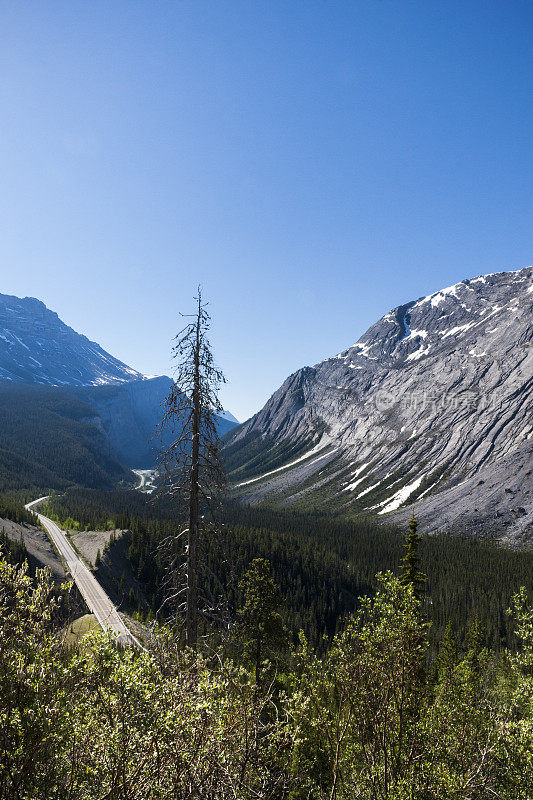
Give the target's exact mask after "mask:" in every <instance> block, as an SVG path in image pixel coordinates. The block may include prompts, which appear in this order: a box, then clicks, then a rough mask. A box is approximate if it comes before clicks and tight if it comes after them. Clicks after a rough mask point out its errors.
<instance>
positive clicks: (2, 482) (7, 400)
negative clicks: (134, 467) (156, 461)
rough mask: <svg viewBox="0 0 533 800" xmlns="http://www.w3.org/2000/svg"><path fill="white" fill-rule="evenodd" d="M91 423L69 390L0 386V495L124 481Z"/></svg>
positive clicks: (104, 485) (126, 473) (86, 407)
mask: <svg viewBox="0 0 533 800" xmlns="http://www.w3.org/2000/svg"><path fill="white" fill-rule="evenodd" d="M95 420H96V416H95V412H94V411H93V409H92V408H91V407H90V406H89V405H88V404H87V403H86V402H84V401H83V400H81V399H80V398H79V397H77V396H76V394H75V392H74V391H71V390H69V389H66V388H61V387H57V386H54V387H49V386H37V385H35V386H33V385H30V386H28V385H25V384H15V385H6V384H0V491H6V490H18V489H20V488H21V487H24V488H27V489H32V488H38V487H41V488H42V487H50V488H53V489H62V488H64V487H66V486H69V485H72V484H75V483H79V484H81V485H83V486H92V487H95V488H111V487H112V486H114V485H116V484H117V482H119V481H121V480H123V481H128V480H130V478H131V474H130V473H129V471H128V470H126V469H125V468H124V467H123V466H122V465H121V464H119V463H118V461H117V459H116V457H115V456H114V455H113V453H111V452H110V451H109V444H108V443H107V441H106V440H105V437H104V436H103V435H102V433H101V432H100V431H99V430H98V427H97V425H96V424H94V423H95Z"/></svg>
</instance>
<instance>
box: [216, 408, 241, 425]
mask: <svg viewBox="0 0 533 800" xmlns="http://www.w3.org/2000/svg"><path fill="white" fill-rule="evenodd" d="M218 416H219V417H220V418H221V419H226V420H227V421H228V422H232V423H233V425H240V422H239V420H238V419H237V418H236V417H234V416H233V414H232V413H231V411H222V412H221V413H220V414H219V415H218Z"/></svg>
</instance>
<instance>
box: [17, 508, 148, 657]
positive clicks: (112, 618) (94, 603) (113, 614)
mask: <svg viewBox="0 0 533 800" xmlns="http://www.w3.org/2000/svg"><path fill="white" fill-rule="evenodd" d="M44 500H48V497H39V498H38V499H37V500H33V501H32V502H31V503H28V504H27V505H26V508H27V509H28V510H30V511H33V507H34V506H36V505H37V504H38V503H42V502H43V501H44ZM34 513H37V512H35V511H34ZM37 516H38V517H39V519H40V521H41V523H42V526H43V528H44V529H45V530H46V532H47V534H48V535H49V537H50V539H51V540H52V542H53V543H54V545H55V546H56V548H57V550H58V551H59V554H60V556H61V558H62V559H63V562H64V563H65V565H66V567H67V570H68V571H69V572H70V574H71V576H72V579H73V580H74V582H75V584H76V586H77V587H78V589H79V590H80V594H81V596H82V597H83V599H84V600H85V602H86V603H87V606H88V608H89V611H90V612H91V613H92V614H94V616H95V617H96V619H97V621H98V624H99V625H100V626H101V627H102V628H103V630H111V631H112V632H113V634H114V636H115V637H116V639H117V642H119V644H122V645H128V646H133V647H141V645H140V643H139V642H138V640H137V639H136V638H135V636H133V634H132V633H130V631H129V630H128V628H127V627H126V625H125V624H124V621H123V619H122V617H121V616H120V614H119V613H118V611H117V609H116V607H115V606H114V604H113V603H112V602H111V600H110V599H109V597H108V596H107V594H106V593H105V592H104V590H103V589H102V587H101V586H100V584H99V583H98V581H97V580H96V578H95V577H94V575H93V573H92V572H91V570H90V569H88V568H87V567H86V566H85V564H84V563H83V561H82V560H81V558H80V557H79V555H78V554H77V553H76V551H75V550H74V548H73V547H72V545H71V544H70V542H69V541H68V539H67V537H66V536H65V533H64V532H63V531H62V530H61V528H60V527H59V525H56V523H55V522H52V520H51V519H48V517H44V516H43V515H42V514H39V513H37Z"/></svg>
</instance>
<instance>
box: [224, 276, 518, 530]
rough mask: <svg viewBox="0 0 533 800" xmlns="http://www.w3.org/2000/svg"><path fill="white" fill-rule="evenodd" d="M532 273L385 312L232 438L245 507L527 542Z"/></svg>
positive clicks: (467, 285)
mask: <svg viewBox="0 0 533 800" xmlns="http://www.w3.org/2000/svg"><path fill="white" fill-rule="evenodd" d="M532 275H533V269H532V268H531V267H527V268H524V269H521V270H517V271H513V272H500V273H495V274H491V275H484V276H480V277H478V278H474V279H472V280H464V281H461V282H460V283H458V284H456V285H455V286H451V287H449V288H447V289H443V290H441V291H439V292H435V293H434V294H432V295H430V296H428V297H422V298H420V299H419V300H413V301H411V302H409V303H405V304H403V305H401V306H398V307H397V308H395V309H393V310H392V311H390V312H389V313H388V314H385V316H384V317H383V318H382V319H380V320H379V321H378V322H377V323H376V324H375V325H373V326H372V327H371V328H370V329H369V330H368V331H367V332H366V333H365V334H364V335H363V336H362V337H361V338H360V339H359V341H358V342H357V343H356V344H354V345H353V346H352V347H350V348H348V349H347V350H345V351H344V352H342V353H339V354H338V355H336V356H334V357H333V358H329V359H327V360H326V361H323V362H321V363H319V364H317V365H316V366H314V367H312V368H311V367H304V368H303V369H301V370H299V371H298V372H296V373H294V374H293V375H291V376H290V377H289V378H287V380H286V381H285V383H284V384H283V385H282V386H281V388H280V389H278V391H277V392H276V393H275V394H274V395H273V396H272V397H271V398H270V400H269V401H268V402H267V404H266V405H265V407H264V408H263V409H262V410H261V411H260V412H259V413H258V414H256V415H255V416H254V417H252V419H250V420H249V421H248V422H246V423H244V424H243V425H241V426H239V427H238V428H235V430H234V431H232V432H231V433H230V434H229V436H228V437H226V459H227V463H228V467H229V469H230V470H231V476H232V478H233V480H234V484H235V493H236V495H238V496H241V497H243V499H245V500H246V501H247V502H259V501H263V500H267V501H268V502H270V503H275V504H279V505H290V506H292V507H295V508H298V507H306V508H310V507H312V508H316V509H325V508H334V509H335V510H340V511H347V512H367V513H373V514H376V515H380V517H381V518H382V519H387V518H389V517H390V516H391V515H392V518H394V519H400V520H403V519H405V518H406V517H407V516H408V515H409V514H410V512H411V511H412V510H413V508H415V509H416V513H417V515H418V516H419V518H420V520H421V522H422V523H423V525H424V527H425V529H426V530H436V529H448V530H457V531H467V532H479V533H485V534H488V535H495V536H498V537H504V538H508V539H513V540H516V539H519V538H527V536H532V535H533V490H532V474H533V410H532V407H531V399H532V383H533V350H532V339H533V281H532Z"/></svg>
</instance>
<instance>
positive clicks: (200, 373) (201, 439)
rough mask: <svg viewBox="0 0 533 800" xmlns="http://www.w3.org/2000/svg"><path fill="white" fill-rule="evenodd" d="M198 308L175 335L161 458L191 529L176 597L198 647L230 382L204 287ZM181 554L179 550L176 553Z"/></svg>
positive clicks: (188, 636)
mask: <svg viewBox="0 0 533 800" xmlns="http://www.w3.org/2000/svg"><path fill="white" fill-rule="evenodd" d="M195 300H196V301H197V309H196V312H195V314H193V315H182V316H188V317H192V321H191V322H189V323H188V324H187V325H186V326H185V327H184V328H183V329H182V330H181V331H180V332H179V333H178V334H177V336H176V337H175V341H176V344H175V345H174V347H173V348H172V350H173V357H174V358H175V359H176V361H177V366H176V380H175V383H174V384H173V386H172V388H171V390H170V392H169V394H168V396H167V398H166V400H165V402H164V413H163V421H162V425H161V430H162V433H163V435H166V436H167V437H168V435H169V433H170V434H171V436H172V440H171V443H170V444H168V445H167V446H166V447H165V449H164V452H163V453H162V457H161V465H162V466H163V467H164V469H165V473H166V476H167V488H168V491H170V493H171V494H172V495H173V496H175V497H176V498H177V499H178V500H179V501H180V503H181V507H182V509H183V510H185V508H186V509H187V510H186V512H185V513H186V515H187V517H188V527H187V528H186V529H185V530H183V531H182V532H181V534H179V535H178V537H174V538H175V539H177V538H179V536H185V537H186V547H185V554H184V564H183V566H184V573H185V575H184V578H185V580H184V584H185V585H183V586H179V585H177V586H176V584H175V583H174V585H173V587H172V590H173V593H174V599H179V598H180V596H181V598H182V597H183V595H185V603H182V605H181V607H182V608H183V607H184V610H185V634H186V642H187V645H188V646H189V647H191V648H192V649H196V647H197V640H198V616H199V593H198V591H199V587H198V575H199V543H200V536H201V533H202V530H205V528H206V526H207V525H209V524H211V525H212V524H213V523H214V521H215V511H216V505H217V501H218V498H219V496H220V493H221V490H222V487H223V483H224V474H223V470H222V467H221V463H220V457H219V446H218V433H217V425H216V414H217V412H221V411H222V410H223V409H222V406H221V404H220V401H219V399H218V393H217V392H218V388H219V386H220V384H221V383H224V382H225V379H224V376H223V374H222V372H221V371H220V370H219V369H217V367H216V366H215V363H214V360H213V354H212V352H211V346H210V344H209V340H208V338H207V333H208V331H209V327H210V316H209V314H208V313H207V311H206V304H203V303H202V295H201V291H200V288H198V296H197V297H196V298H195ZM174 552H175V551H174Z"/></svg>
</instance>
